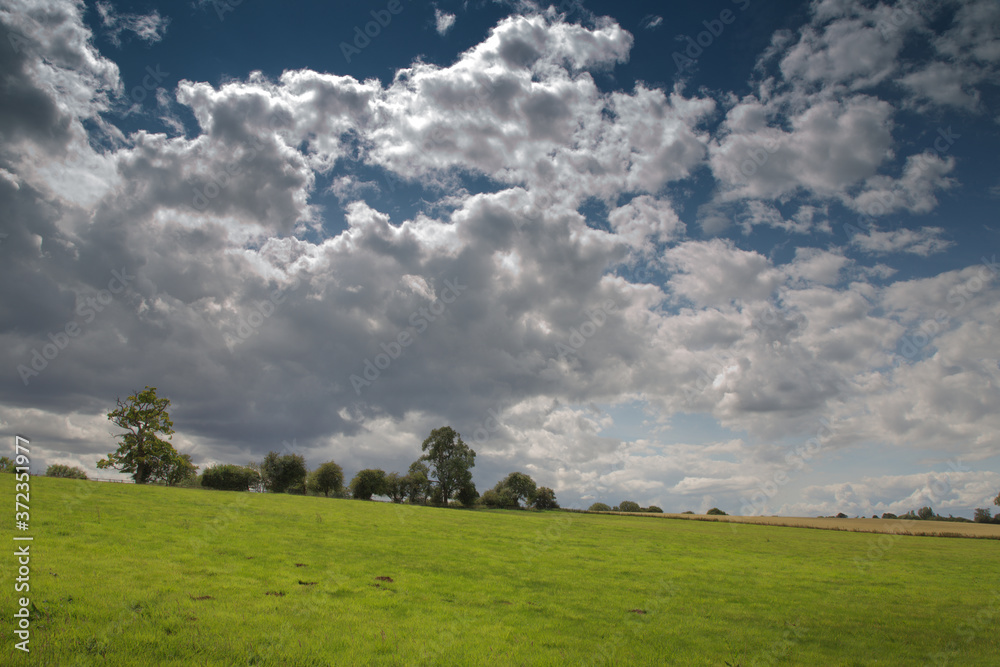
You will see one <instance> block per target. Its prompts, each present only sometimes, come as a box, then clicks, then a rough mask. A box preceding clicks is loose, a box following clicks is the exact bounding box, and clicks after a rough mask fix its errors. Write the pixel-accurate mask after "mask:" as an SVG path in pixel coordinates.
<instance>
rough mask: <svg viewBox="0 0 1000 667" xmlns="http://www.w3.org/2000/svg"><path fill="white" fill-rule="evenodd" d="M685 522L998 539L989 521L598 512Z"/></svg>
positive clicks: (995, 526) (998, 530) (995, 527)
mask: <svg viewBox="0 0 1000 667" xmlns="http://www.w3.org/2000/svg"><path fill="white" fill-rule="evenodd" d="M602 514H627V515H631V516H644V517H654V518H664V519H687V520H689V521H723V522H729V523H753V524H757V525H763V526H789V527H793V528H818V529H821V530H846V531H852V532H857V533H887V534H893V535H929V536H933V537H974V538H981V539H992V540H1000V525H998V524H990V523H958V522H951V521H919V520H909V519H827V518H819V517H816V518H812V517H794V516H710V515H707V514H669V513H664V514H650V513H648V512H602Z"/></svg>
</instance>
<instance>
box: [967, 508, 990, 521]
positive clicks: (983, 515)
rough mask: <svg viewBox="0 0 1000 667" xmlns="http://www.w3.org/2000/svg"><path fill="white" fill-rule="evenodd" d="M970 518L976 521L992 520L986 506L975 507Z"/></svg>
mask: <svg viewBox="0 0 1000 667" xmlns="http://www.w3.org/2000/svg"><path fill="white" fill-rule="evenodd" d="M972 520H973V521H975V522H976V523H990V522H991V521H993V518H992V517H991V516H990V510H989V508H988V507H987V508H986V509H982V508H979V507H977V508H976V512H975V514H973V517H972Z"/></svg>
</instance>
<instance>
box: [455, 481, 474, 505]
mask: <svg viewBox="0 0 1000 667" xmlns="http://www.w3.org/2000/svg"><path fill="white" fill-rule="evenodd" d="M455 497H456V498H457V499H458V502H460V503H462V507H472V506H473V505H475V504H476V501H477V500H479V492H478V491H476V485H475V484H473V483H472V482H471V481H470V482H469V483H468V484H463V485H462V487H461V488H460V489H459V490H458V493H457V494H456V495H455Z"/></svg>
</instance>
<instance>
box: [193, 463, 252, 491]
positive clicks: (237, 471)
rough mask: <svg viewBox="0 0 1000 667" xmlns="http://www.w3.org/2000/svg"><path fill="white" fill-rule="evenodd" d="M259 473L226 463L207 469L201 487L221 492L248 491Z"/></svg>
mask: <svg viewBox="0 0 1000 667" xmlns="http://www.w3.org/2000/svg"><path fill="white" fill-rule="evenodd" d="M256 477H257V473H255V472H254V471H253V470H250V469H249V468H244V467H243V466H238V465H233V464H231V463H225V464H222V465H217V466H210V467H208V468H205V472H203V473H202V474H201V485H202V486H204V487H207V488H209V489H218V490H219V491H248V490H249V489H250V485H251V484H252V483H253V482H254V480H255V479H256Z"/></svg>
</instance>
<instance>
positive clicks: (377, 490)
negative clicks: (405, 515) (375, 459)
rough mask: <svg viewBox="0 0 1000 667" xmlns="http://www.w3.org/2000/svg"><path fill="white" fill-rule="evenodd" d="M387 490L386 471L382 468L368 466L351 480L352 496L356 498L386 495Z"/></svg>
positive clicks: (367, 498) (368, 498) (365, 498)
mask: <svg viewBox="0 0 1000 667" xmlns="http://www.w3.org/2000/svg"><path fill="white" fill-rule="evenodd" d="M386 492H387V488H386V479H385V471H384V470H382V469H380V468H366V469H364V470H361V471H360V472H358V474H357V475H355V476H354V479H352V480H351V496H352V497H353V498H354V499H355V500H371V499H372V496H384V495H385V494H386Z"/></svg>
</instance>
